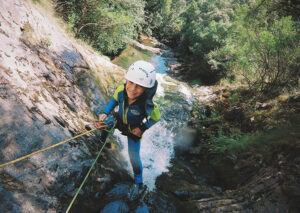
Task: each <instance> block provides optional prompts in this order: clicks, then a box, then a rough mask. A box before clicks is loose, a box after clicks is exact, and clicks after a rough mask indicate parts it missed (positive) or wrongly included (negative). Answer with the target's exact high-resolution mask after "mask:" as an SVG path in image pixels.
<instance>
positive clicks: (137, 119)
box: [103, 82, 160, 184]
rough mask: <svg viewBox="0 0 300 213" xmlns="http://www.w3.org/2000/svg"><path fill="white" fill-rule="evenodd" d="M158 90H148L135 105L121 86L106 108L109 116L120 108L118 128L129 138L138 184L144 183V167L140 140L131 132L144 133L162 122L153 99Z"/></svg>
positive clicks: (135, 177)
mask: <svg viewBox="0 0 300 213" xmlns="http://www.w3.org/2000/svg"><path fill="white" fill-rule="evenodd" d="M156 89H157V82H156V84H155V86H154V87H152V88H150V89H146V90H145V92H144V94H143V95H141V96H140V97H139V98H138V99H137V100H136V101H135V102H134V103H132V104H130V105H129V104H128V97H127V93H126V89H125V85H123V84H122V85H119V86H118V87H117V89H116V91H115V92H114V95H113V97H112V98H111V99H110V100H109V102H108V103H107V105H106V106H105V108H104V111H103V112H104V113H105V114H107V115H109V114H110V113H111V112H112V110H113V109H114V108H115V107H116V106H119V110H118V113H117V116H116V117H117V125H116V127H117V128H118V129H119V130H120V131H121V132H122V134H124V135H126V136H127V138H128V154H129V158H130V162H131V165H132V167H133V172H134V181H135V183H136V184H141V183H143V166H142V162H141V158H140V146H141V143H140V138H139V137H137V136H136V135H133V134H132V133H131V131H132V130H133V129H134V128H136V127H139V128H140V129H141V130H142V131H143V132H144V131H145V130H147V129H148V128H150V127H151V126H152V125H154V124H155V123H156V122H157V121H159V120H160V111H159V109H158V107H157V106H156V105H155V104H154V103H153V101H152V99H153V96H154V95H155V92H156Z"/></svg>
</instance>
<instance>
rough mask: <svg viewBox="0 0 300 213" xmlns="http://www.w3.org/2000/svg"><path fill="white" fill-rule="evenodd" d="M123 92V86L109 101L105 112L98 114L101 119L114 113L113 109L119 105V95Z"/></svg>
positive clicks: (119, 87) (120, 86)
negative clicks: (102, 116) (104, 115)
mask: <svg viewBox="0 0 300 213" xmlns="http://www.w3.org/2000/svg"><path fill="white" fill-rule="evenodd" d="M123 90H124V85H123V84H122V85H119V86H118V87H117V89H116V90H115V92H114V95H113V96H112V97H111V98H110V99H109V101H108V102H107V104H106V105H105V107H104V110H102V111H101V112H100V113H98V116H99V117H100V116H101V115H103V114H106V115H109V114H110V113H111V112H112V111H113V109H114V108H115V107H116V106H117V105H118V94H119V93H120V92H121V91H123Z"/></svg>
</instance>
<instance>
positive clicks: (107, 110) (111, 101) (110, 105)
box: [103, 98, 118, 115]
mask: <svg viewBox="0 0 300 213" xmlns="http://www.w3.org/2000/svg"><path fill="white" fill-rule="evenodd" d="M117 105H118V102H117V101H116V100H115V99H114V98H110V99H109V101H108V103H107V104H106V106H105V107H104V110H103V112H104V113H105V114H106V115H108V114H110V113H111V111H112V110H113V109H114V108H115V107H116V106H117Z"/></svg>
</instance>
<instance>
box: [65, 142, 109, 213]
mask: <svg viewBox="0 0 300 213" xmlns="http://www.w3.org/2000/svg"><path fill="white" fill-rule="evenodd" d="M106 143H107V140H106V141H105V142H104V144H103V146H102V147H101V149H100V151H99V152H98V154H97V157H96V159H95V160H94V162H93V164H92V166H91V167H90V169H89V171H88V173H87V174H86V176H85V178H84V179H83V181H82V183H81V184H80V187H79V188H78V190H77V191H76V193H75V195H74V197H73V199H72V201H71V203H70V204H69V206H68V209H67V210H66V213H69V211H70V210H71V208H72V206H73V204H74V202H75V200H76V198H77V196H78V194H79V192H80V191H81V189H82V187H83V185H84V184H85V182H86V181H87V179H88V177H89V175H90V173H91V171H92V170H93V168H94V166H95V164H96V162H97V161H98V158H99V157H100V154H101V152H102V150H103V148H104V147H105V145H106Z"/></svg>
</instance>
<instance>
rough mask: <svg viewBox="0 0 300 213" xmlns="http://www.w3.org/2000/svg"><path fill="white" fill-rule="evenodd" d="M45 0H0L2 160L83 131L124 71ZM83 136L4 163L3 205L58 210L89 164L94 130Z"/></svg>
mask: <svg viewBox="0 0 300 213" xmlns="http://www.w3.org/2000/svg"><path fill="white" fill-rule="evenodd" d="M44 2H47V1H42V5H43V6H41V4H34V3H32V2H31V1H29V0H27V1H23V0H10V1H5V0H1V1H0V116H1V120H0V162H1V163H4V162H7V161H9V160H12V159H15V158H17V157H20V156H22V155H25V154H27V153H30V152H32V151H35V150H38V149H40V148H42V147H46V146H49V145H51V144H54V143H57V142H59V141H61V140H63V139H65V138H68V137H71V136H73V135H75V134H78V133H79V132H81V131H83V130H84V125H85V124H86V122H89V121H92V120H94V119H95V117H94V115H93V111H94V110H95V109H96V108H97V107H101V106H102V105H103V103H104V100H105V98H104V97H105V94H107V92H109V91H111V90H113V87H114V86H115V82H118V81H119V80H120V77H121V76H122V73H123V70H122V69H121V68H119V67H117V66H115V65H113V64H112V63H111V62H110V61H109V60H108V59H107V58H106V57H103V56H100V55H99V54H97V53H96V52H95V51H93V50H92V49H91V48H89V47H87V46H86V45H84V44H81V43H80V42H78V41H76V40H75V39H72V38H71V37H70V36H68V35H67V34H66V32H65V31H64V30H62V28H61V27H59V24H58V21H57V20H56V19H54V18H53V16H52V15H51V5H50V3H44ZM84 141H87V140H84V139H83V138H82V139H81V140H77V142H79V144H80V146H79V147H70V146H69V145H64V146H61V147H59V148H56V149H55V150H51V151H49V152H45V153H44V154H40V155H36V156H34V157H32V158H30V159H29V160H26V161H23V162H20V163H17V164H15V165H13V166H9V167H6V168H4V169H1V171H0V209H1V211H13V212H20V211H25V212H37V211H38V212H39V211H43V210H45V209H48V210H51V209H56V210H57V207H58V206H59V199H58V198H59V197H62V196H64V195H65V194H68V193H69V194H70V193H72V192H73V191H74V189H75V182H76V181H77V180H78V178H79V177H82V175H83V174H84V173H85V172H86V168H87V167H88V166H89V165H90V164H91V160H92V158H93V156H92V154H91V148H89V147H92V146H93V144H92V143H93V137H90V141H89V142H87V143H84ZM94 141H95V140H94ZM88 143H89V144H88ZM63 180H65V181H63ZM66 180H67V181H66ZM57 189H60V190H57Z"/></svg>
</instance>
